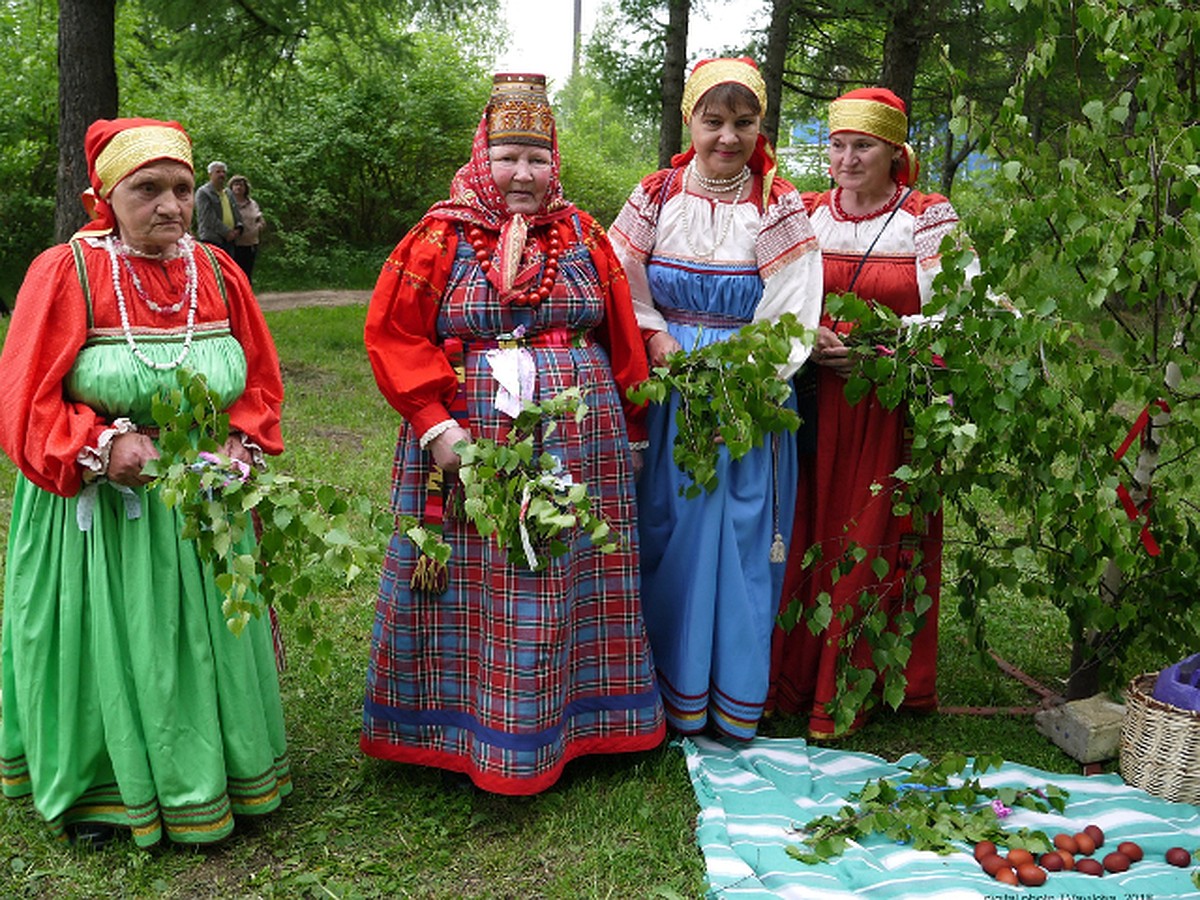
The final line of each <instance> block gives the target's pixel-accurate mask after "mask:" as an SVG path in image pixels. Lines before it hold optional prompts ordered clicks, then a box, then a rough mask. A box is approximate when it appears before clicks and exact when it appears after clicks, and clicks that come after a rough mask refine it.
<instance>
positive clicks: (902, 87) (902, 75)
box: [879, 0, 926, 114]
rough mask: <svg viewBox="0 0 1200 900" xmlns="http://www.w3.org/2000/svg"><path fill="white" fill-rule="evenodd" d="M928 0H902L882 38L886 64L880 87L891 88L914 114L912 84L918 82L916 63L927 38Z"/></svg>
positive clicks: (895, 7) (893, 9)
mask: <svg viewBox="0 0 1200 900" xmlns="http://www.w3.org/2000/svg"><path fill="white" fill-rule="evenodd" d="M925 13H926V6H925V0H900V2H898V3H897V4H896V5H895V6H894V7H892V10H891V15H890V16H889V18H888V25H887V34H886V35H884V38H883V67H882V70H881V71H880V73H879V85H880V87H885V88H890V89H891V90H892V91H893V92H895V94H896V95H897V96H898V97H899V98H900V99H901V100H903V101H904V104H905V105H906V106H907V107H908V109H909V112H910V114H911V111H912V97H913V86H914V85H915V84H916V83H917V64H918V63H919V62H920V59H921V46H922V44H924V42H925V34H924V29H923V26H922V24H921V23H922V22H924V21H925V18H926V16H925Z"/></svg>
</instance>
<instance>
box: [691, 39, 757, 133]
mask: <svg viewBox="0 0 1200 900" xmlns="http://www.w3.org/2000/svg"><path fill="white" fill-rule="evenodd" d="M729 83H733V84H740V85H742V86H743V87H745V88H748V89H749V90H750V91H751V93H753V94H754V96H755V97H757V98H758V104H759V106H760V107H761V108H760V110H759V113H760V114H761V115H764V116H765V115H766V114H767V83H766V82H765V81H763V77H762V75H761V74H759V71H758V66H756V65H755V64H754V61H753V60H752V59H750V58H749V57H746V56H741V57H737V58H722V59H705V60H701V61H700V62H698V63H696V68H694V69H692V74H691V76H690V77H689V78H688V80H687V82H686V83H685V84H684V86H683V102H682V103H680V109H681V110H682V111H683V124H684V125H686V124H688V122H690V121H691V120H692V113H693V112H694V111H695V109H696V104H697V103H699V102H700V98H701V97H703V96H704V95H705V94H706V93H708V91H710V90H711V89H712V88H715V87H716V86H717V85H718V84H729Z"/></svg>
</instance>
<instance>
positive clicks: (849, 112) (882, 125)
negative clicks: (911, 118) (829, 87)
mask: <svg viewBox="0 0 1200 900" xmlns="http://www.w3.org/2000/svg"><path fill="white" fill-rule="evenodd" d="M839 131H857V132H860V133H861V134H869V135H871V136H872V137H877V138H879V139H880V140H881V141H887V142H888V143H889V144H895V145H896V146H903V144H904V142H905V141H906V140H908V116H906V115H905V114H904V113H902V112H901V111H900V110H898V109H896V108H895V107H894V106H888V105H887V104H886V103H879V102H878V101H876V100H864V99H860V98H855V99H850V100H834V101H833V102H832V103H830V104H829V133H830V134H836V133H837V132H839Z"/></svg>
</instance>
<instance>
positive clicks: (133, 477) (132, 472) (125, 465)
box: [105, 431, 158, 487]
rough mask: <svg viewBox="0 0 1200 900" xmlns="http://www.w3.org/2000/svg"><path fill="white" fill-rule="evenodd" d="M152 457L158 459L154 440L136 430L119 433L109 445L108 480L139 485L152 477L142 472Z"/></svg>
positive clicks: (134, 485)
mask: <svg viewBox="0 0 1200 900" xmlns="http://www.w3.org/2000/svg"><path fill="white" fill-rule="evenodd" d="M152 459H158V448H157V447H155V446H154V441H152V440H150V438H149V437H147V436H146V435H144V434H139V433H138V432H136V431H131V432H128V433H127V434H119V435H117V436H116V437H115V438H113V441H112V444H111V445H109V453H108V470H107V471H106V472H105V475H107V476H108V480H109V481H112V482H116V483H117V484H123V485H125V486H126V487H140V486H141V485H143V484H149V483H150V482H151V481H153V480H154V479H153V478H151V477H150V476H149V475H145V474H143V473H142V469H143V468H144V467H145V465H146V463H148V462H149V461H150V460H152Z"/></svg>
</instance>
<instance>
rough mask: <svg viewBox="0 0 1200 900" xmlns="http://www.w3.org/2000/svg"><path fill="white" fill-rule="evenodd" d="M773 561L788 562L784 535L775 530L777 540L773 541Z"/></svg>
mask: <svg viewBox="0 0 1200 900" xmlns="http://www.w3.org/2000/svg"><path fill="white" fill-rule="evenodd" d="M771 562H773V563H781V562H787V545H785V544H784V543H783V535H782V534H780V533H779V532H778V531H777V532H775V540H773V541H771Z"/></svg>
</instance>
